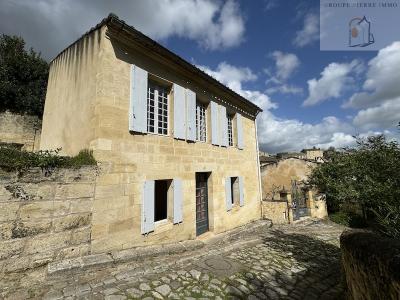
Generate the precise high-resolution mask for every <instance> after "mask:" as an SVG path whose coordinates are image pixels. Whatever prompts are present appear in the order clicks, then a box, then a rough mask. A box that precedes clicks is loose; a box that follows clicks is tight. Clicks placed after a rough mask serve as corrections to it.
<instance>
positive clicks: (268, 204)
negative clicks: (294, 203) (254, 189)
mask: <svg viewBox="0 0 400 300" xmlns="http://www.w3.org/2000/svg"><path fill="white" fill-rule="evenodd" d="M262 214H263V219H268V220H271V221H272V223H273V224H287V223H288V206H287V202H286V201H263V202H262Z"/></svg>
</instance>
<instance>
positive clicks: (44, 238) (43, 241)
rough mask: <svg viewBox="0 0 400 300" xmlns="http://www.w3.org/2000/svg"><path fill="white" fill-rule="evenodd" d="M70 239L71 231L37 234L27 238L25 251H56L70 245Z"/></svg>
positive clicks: (32, 252)
mask: <svg viewBox="0 0 400 300" xmlns="http://www.w3.org/2000/svg"><path fill="white" fill-rule="evenodd" d="M70 240H71V234H70V232H58V233H52V234H43V235H37V236H35V237H33V238H31V239H28V240H27V242H26V246H25V250H24V252H25V253H27V254H34V253H42V252H43V253H44V252H49V251H55V250H58V249H61V248H65V247H67V246H69V245H70Z"/></svg>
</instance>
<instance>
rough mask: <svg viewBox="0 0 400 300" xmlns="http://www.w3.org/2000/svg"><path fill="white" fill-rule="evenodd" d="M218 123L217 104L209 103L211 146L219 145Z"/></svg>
mask: <svg viewBox="0 0 400 300" xmlns="http://www.w3.org/2000/svg"><path fill="white" fill-rule="evenodd" d="M218 123H219V122H218V104H217V103H215V102H214V101H211V144H213V145H217V146H219V145H220V139H219V135H218V132H219V130H218V127H219V124H218Z"/></svg>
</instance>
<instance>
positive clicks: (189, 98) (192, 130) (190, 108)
mask: <svg viewBox="0 0 400 300" xmlns="http://www.w3.org/2000/svg"><path fill="white" fill-rule="evenodd" d="M186 112H187V113H186V119H187V128H186V139H187V140H189V141H196V93H195V92H193V91H191V90H189V89H186Z"/></svg>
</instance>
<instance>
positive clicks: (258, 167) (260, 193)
mask: <svg viewBox="0 0 400 300" xmlns="http://www.w3.org/2000/svg"><path fill="white" fill-rule="evenodd" d="M260 112H261V111H260V110H258V111H257V112H256V118H255V119H254V125H255V129H256V130H255V134H256V151H257V175H258V193H259V195H260V207H261V219H262V218H263V215H264V212H263V206H262V188H261V169H260V151H259V147H258V130H257V116H258V114H259V113H260Z"/></svg>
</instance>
